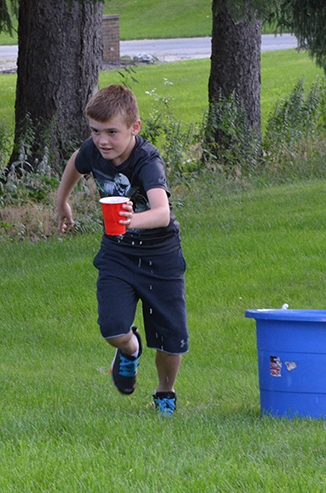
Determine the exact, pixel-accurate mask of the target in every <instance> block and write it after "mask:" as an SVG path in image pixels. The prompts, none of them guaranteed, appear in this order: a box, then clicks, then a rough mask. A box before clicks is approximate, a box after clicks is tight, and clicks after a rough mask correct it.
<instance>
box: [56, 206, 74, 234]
mask: <svg viewBox="0 0 326 493" xmlns="http://www.w3.org/2000/svg"><path fill="white" fill-rule="evenodd" d="M57 219H58V222H59V231H60V233H65V232H66V231H67V229H71V228H72V227H73V226H74V221H73V219H72V213H71V208H70V205H69V204H68V203H67V202H66V203H65V204H64V206H62V207H59V206H58V208H57ZM66 221H67V222H68V224H66Z"/></svg>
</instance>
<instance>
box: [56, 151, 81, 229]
mask: <svg viewBox="0 0 326 493" xmlns="http://www.w3.org/2000/svg"><path fill="white" fill-rule="evenodd" d="M77 154H78V151H76V152H74V153H73V155H72V156H71V158H70V159H69V161H68V164H67V166H66V169H65V170H64V172H63V175H62V179H61V183H60V186H59V189H58V193H57V219H58V222H59V230H60V233H64V232H65V231H66V230H67V227H69V228H72V227H73V225H74V221H73V219H72V213H71V208H70V205H69V204H68V199H69V197H70V194H71V191H72V189H73V188H74V186H75V185H76V183H77V182H78V181H79V179H80V178H81V176H82V175H81V174H80V173H79V172H78V171H77V169H76V167H75V159H76V156H77ZM66 221H67V222H68V226H67V224H66Z"/></svg>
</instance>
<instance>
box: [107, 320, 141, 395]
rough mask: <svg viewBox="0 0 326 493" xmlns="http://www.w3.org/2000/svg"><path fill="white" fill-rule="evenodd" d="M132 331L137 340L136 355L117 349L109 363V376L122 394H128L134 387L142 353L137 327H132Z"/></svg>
mask: <svg viewBox="0 0 326 493" xmlns="http://www.w3.org/2000/svg"><path fill="white" fill-rule="evenodd" d="M132 331H133V333H134V334H135V336H136V337H137V339H138V342H139V353H138V357H137V358H134V357H133V356H129V355H128V354H125V353H123V352H122V351H120V349H117V350H116V352H115V355H114V359H113V361H112V365H111V372H110V373H111V376H112V381H113V384H114V385H115V386H116V387H117V389H118V391H119V392H121V393H122V394H126V395H130V394H132V393H133V391H134V390H135V388H136V380H137V369H138V366H139V358H140V356H141V354H142V343H141V337H140V334H139V332H138V330H137V327H132Z"/></svg>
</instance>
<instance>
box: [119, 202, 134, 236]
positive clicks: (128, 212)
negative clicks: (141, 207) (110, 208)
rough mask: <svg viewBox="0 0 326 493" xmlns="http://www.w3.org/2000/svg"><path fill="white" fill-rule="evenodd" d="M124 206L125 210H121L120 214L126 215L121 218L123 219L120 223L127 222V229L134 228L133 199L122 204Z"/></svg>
mask: <svg viewBox="0 0 326 493" xmlns="http://www.w3.org/2000/svg"><path fill="white" fill-rule="evenodd" d="M122 208H123V209H125V211H124V212H119V215H120V216H125V217H123V218H121V220H120V221H119V223H120V224H125V225H126V229H132V228H131V226H130V224H131V219H132V215H133V203H132V201H131V200H129V201H128V202H126V203H125V204H122Z"/></svg>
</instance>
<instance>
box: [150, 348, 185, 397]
mask: <svg viewBox="0 0 326 493" xmlns="http://www.w3.org/2000/svg"><path fill="white" fill-rule="evenodd" d="M181 359H182V356H181V354H169V353H164V352H163V351H156V359H155V363H156V368H157V374H158V380H159V382H158V387H157V389H156V392H174V384H175V381H176V379H177V375H178V372H179V368H180V365H181Z"/></svg>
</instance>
